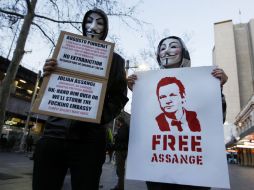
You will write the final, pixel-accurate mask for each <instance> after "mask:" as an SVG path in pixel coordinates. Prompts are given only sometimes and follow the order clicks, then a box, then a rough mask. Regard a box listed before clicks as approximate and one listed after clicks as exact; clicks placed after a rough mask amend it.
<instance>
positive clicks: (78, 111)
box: [32, 31, 114, 123]
mask: <svg viewBox="0 0 254 190" xmlns="http://www.w3.org/2000/svg"><path fill="white" fill-rule="evenodd" d="M113 49H114V44H113V43H109V42H105V41H101V40H94V39H90V38H87V37H84V36H81V35H77V34H72V33H69V32H65V31H62V32H61V34H60V36H59V38H58V42H57V45H56V48H55V50H54V53H53V58H55V59H56V60H57V67H56V69H55V70H54V71H53V72H52V74H51V75H50V76H47V77H45V78H44V79H43V83H42V87H41V90H40V92H39V95H38V97H37V99H36V100H35V103H34V105H33V108H32V112H35V113H39V114H45V115H50V116H56V117H62V118H69V119H74V120H80V121H88V122H93V123H100V120H101V114H102V109H103V104H104V98H105V93H106V88H107V82H108V76H109V71H110V67H111V61H112V57H113Z"/></svg>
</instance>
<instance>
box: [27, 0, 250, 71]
mask: <svg viewBox="0 0 254 190" xmlns="http://www.w3.org/2000/svg"><path fill="white" fill-rule="evenodd" d="M132 1H134V0H132ZM239 11H240V12H241V13H239ZM137 16H138V18H140V19H142V20H144V21H145V22H147V23H149V24H146V25H144V27H143V28H142V31H141V30H140V28H138V30H137V32H135V31H134V30H132V29H130V28H128V27H126V26H124V25H123V24H121V25H119V24H118V22H116V20H117V19H116V18H114V19H112V18H110V32H109V34H112V33H114V34H116V35H118V36H119V39H120V41H119V44H120V46H121V48H122V49H123V50H124V54H125V57H127V58H129V57H138V56H139V54H140V50H141V49H143V48H146V47H148V46H149V45H148V43H147V38H146V37H145V36H146V34H147V33H149V32H148V31H151V29H154V31H155V32H156V33H158V34H159V35H162V33H165V31H167V34H168V35H176V36H180V37H183V38H184V40H185V42H186V44H187V47H188V49H189V50H190V54H191V59H192V66H204V65H211V64H212V49H213V46H214V42H213V41H214V33H213V26H214V23H216V22H221V21H225V20H232V21H233V23H234V24H237V23H240V22H242V23H246V22H249V20H250V19H252V18H254V1H253V0H241V1H240V0H177V1H173V0H156V1H154V0H143V1H142V3H141V4H140V5H139V7H138V13H137ZM136 28H137V26H136ZM184 34H188V36H190V39H189V40H188V39H187V38H185V37H184ZM107 40H109V39H107ZM158 40H159V39H158ZM32 42H33V41H30V42H29V43H27V46H26V50H31V49H32V53H28V54H26V55H25V56H24V58H23V61H22V62H23V65H24V66H26V67H30V68H32V69H33V70H35V71H36V70H37V71H38V70H40V69H42V66H43V64H44V60H45V59H46V58H47V57H48V56H49V52H50V50H49V48H48V46H47V45H45V44H44V43H43V42H41V41H36V42H35V43H32ZM157 44H158V41H156V42H155V46H157ZM146 64H156V63H146Z"/></svg>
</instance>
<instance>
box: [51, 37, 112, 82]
mask: <svg viewBox="0 0 254 190" xmlns="http://www.w3.org/2000/svg"><path fill="white" fill-rule="evenodd" d="M113 48H114V44H112V43H109V42H105V41H99V40H94V39H90V38H87V37H84V36H80V35H76V34H72V33H68V32H61V34H60V37H59V39H58V43H57V48H56V49H55V51H54V55H53V57H54V58H56V59H57V62H58V67H59V68H63V69H67V70H71V71H75V72H77V73H86V74H91V75H95V76H100V77H105V78H107V77H108V74H109V68H110V63H111V59H112V51H113Z"/></svg>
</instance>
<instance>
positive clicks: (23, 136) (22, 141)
mask: <svg viewBox="0 0 254 190" xmlns="http://www.w3.org/2000/svg"><path fill="white" fill-rule="evenodd" d="M40 78H41V71H39V73H38V74H37V79H36V83H35V86H34V93H33V96H32V100H31V104H30V108H29V111H28V114H27V118H26V124H25V128H24V131H23V135H22V138H21V142H20V146H19V151H20V152H22V151H23V150H24V145H25V141H26V132H27V131H28V127H29V122H30V118H31V115H32V112H31V111H32V106H33V103H34V100H35V98H36V94H37V89H38V86H39V82H40Z"/></svg>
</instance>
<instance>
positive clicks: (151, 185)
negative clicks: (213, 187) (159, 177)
mask: <svg viewBox="0 0 254 190" xmlns="http://www.w3.org/2000/svg"><path fill="white" fill-rule="evenodd" d="M146 185H147V190H209V189H210V187H198V186H190V185H177V184H169V183H157V182H146Z"/></svg>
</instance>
